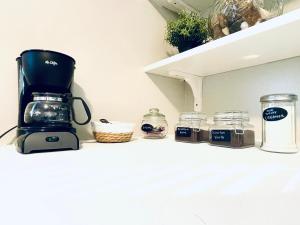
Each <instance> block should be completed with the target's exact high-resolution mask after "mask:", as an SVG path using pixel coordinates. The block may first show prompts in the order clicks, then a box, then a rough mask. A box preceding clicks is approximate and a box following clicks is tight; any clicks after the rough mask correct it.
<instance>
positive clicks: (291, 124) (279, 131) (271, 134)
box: [260, 94, 298, 153]
mask: <svg viewBox="0 0 300 225" xmlns="http://www.w3.org/2000/svg"><path fill="white" fill-rule="evenodd" d="M297 100H298V97H297V95H294V94H273V95H265V96H263V97H261V98H260V102H261V104H262V128H263V129H262V145H261V149H262V150H265V151H271V152H282V153H293V152H297V151H298V149H297V145H296V101H297Z"/></svg>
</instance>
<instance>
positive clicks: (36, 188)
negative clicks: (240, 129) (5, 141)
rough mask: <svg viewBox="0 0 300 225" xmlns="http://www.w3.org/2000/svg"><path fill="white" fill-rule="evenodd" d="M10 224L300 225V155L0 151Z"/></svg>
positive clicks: (161, 143) (164, 147)
mask: <svg viewBox="0 0 300 225" xmlns="http://www.w3.org/2000/svg"><path fill="white" fill-rule="evenodd" d="M0 179H1V183H0V190H1V191H0V212H1V215H0V224H1V225H2V224H3V225H21V224H22V225H266V224H272V225H282V224H284V225H299V224H300V222H299V221H300V215H299V212H298V211H299V205H300V154H290V155H286V154H275V153H267V152H263V151H260V150H258V149H256V148H249V149H241V150H232V149H226V148H219V147H212V146H209V145H207V144H185V143H178V142H175V141H174V140H173V138H170V139H164V140H143V139H138V140H135V141H132V142H130V143H123V144H98V143H85V144H83V146H82V149H81V150H79V151H66V152H54V153H43V154H41V153H40V154H33V155H21V154H19V153H17V152H16V151H15V148H14V146H2V147H0Z"/></svg>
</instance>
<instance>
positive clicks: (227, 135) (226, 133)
mask: <svg viewBox="0 0 300 225" xmlns="http://www.w3.org/2000/svg"><path fill="white" fill-rule="evenodd" d="M211 140H212V141H225V142H230V141H231V132H230V130H212V131H211Z"/></svg>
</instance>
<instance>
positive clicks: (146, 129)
mask: <svg viewBox="0 0 300 225" xmlns="http://www.w3.org/2000/svg"><path fill="white" fill-rule="evenodd" d="M152 130H153V126H152V125H151V124H147V123H146V124H143V126H142V131H144V132H146V133H149V132H151V131H152Z"/></svg>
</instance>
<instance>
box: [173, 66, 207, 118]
mask: <svg viewBox="0 0 300 225" xmlns="http://www.w3.org/2000/svg"><path fill="white" fill-rule="evenodd" d="M169 76H171V77H174V78H177V79H182V80H184V81H185V82H186V83H188V84H189V85H190V87H191V89H192V91H193V95H194V111H195V112H201V111H202V82H203V77H199V76H195V75H192V74H187V73H183V72H180V71H170V72H169Z"/></svg>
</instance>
